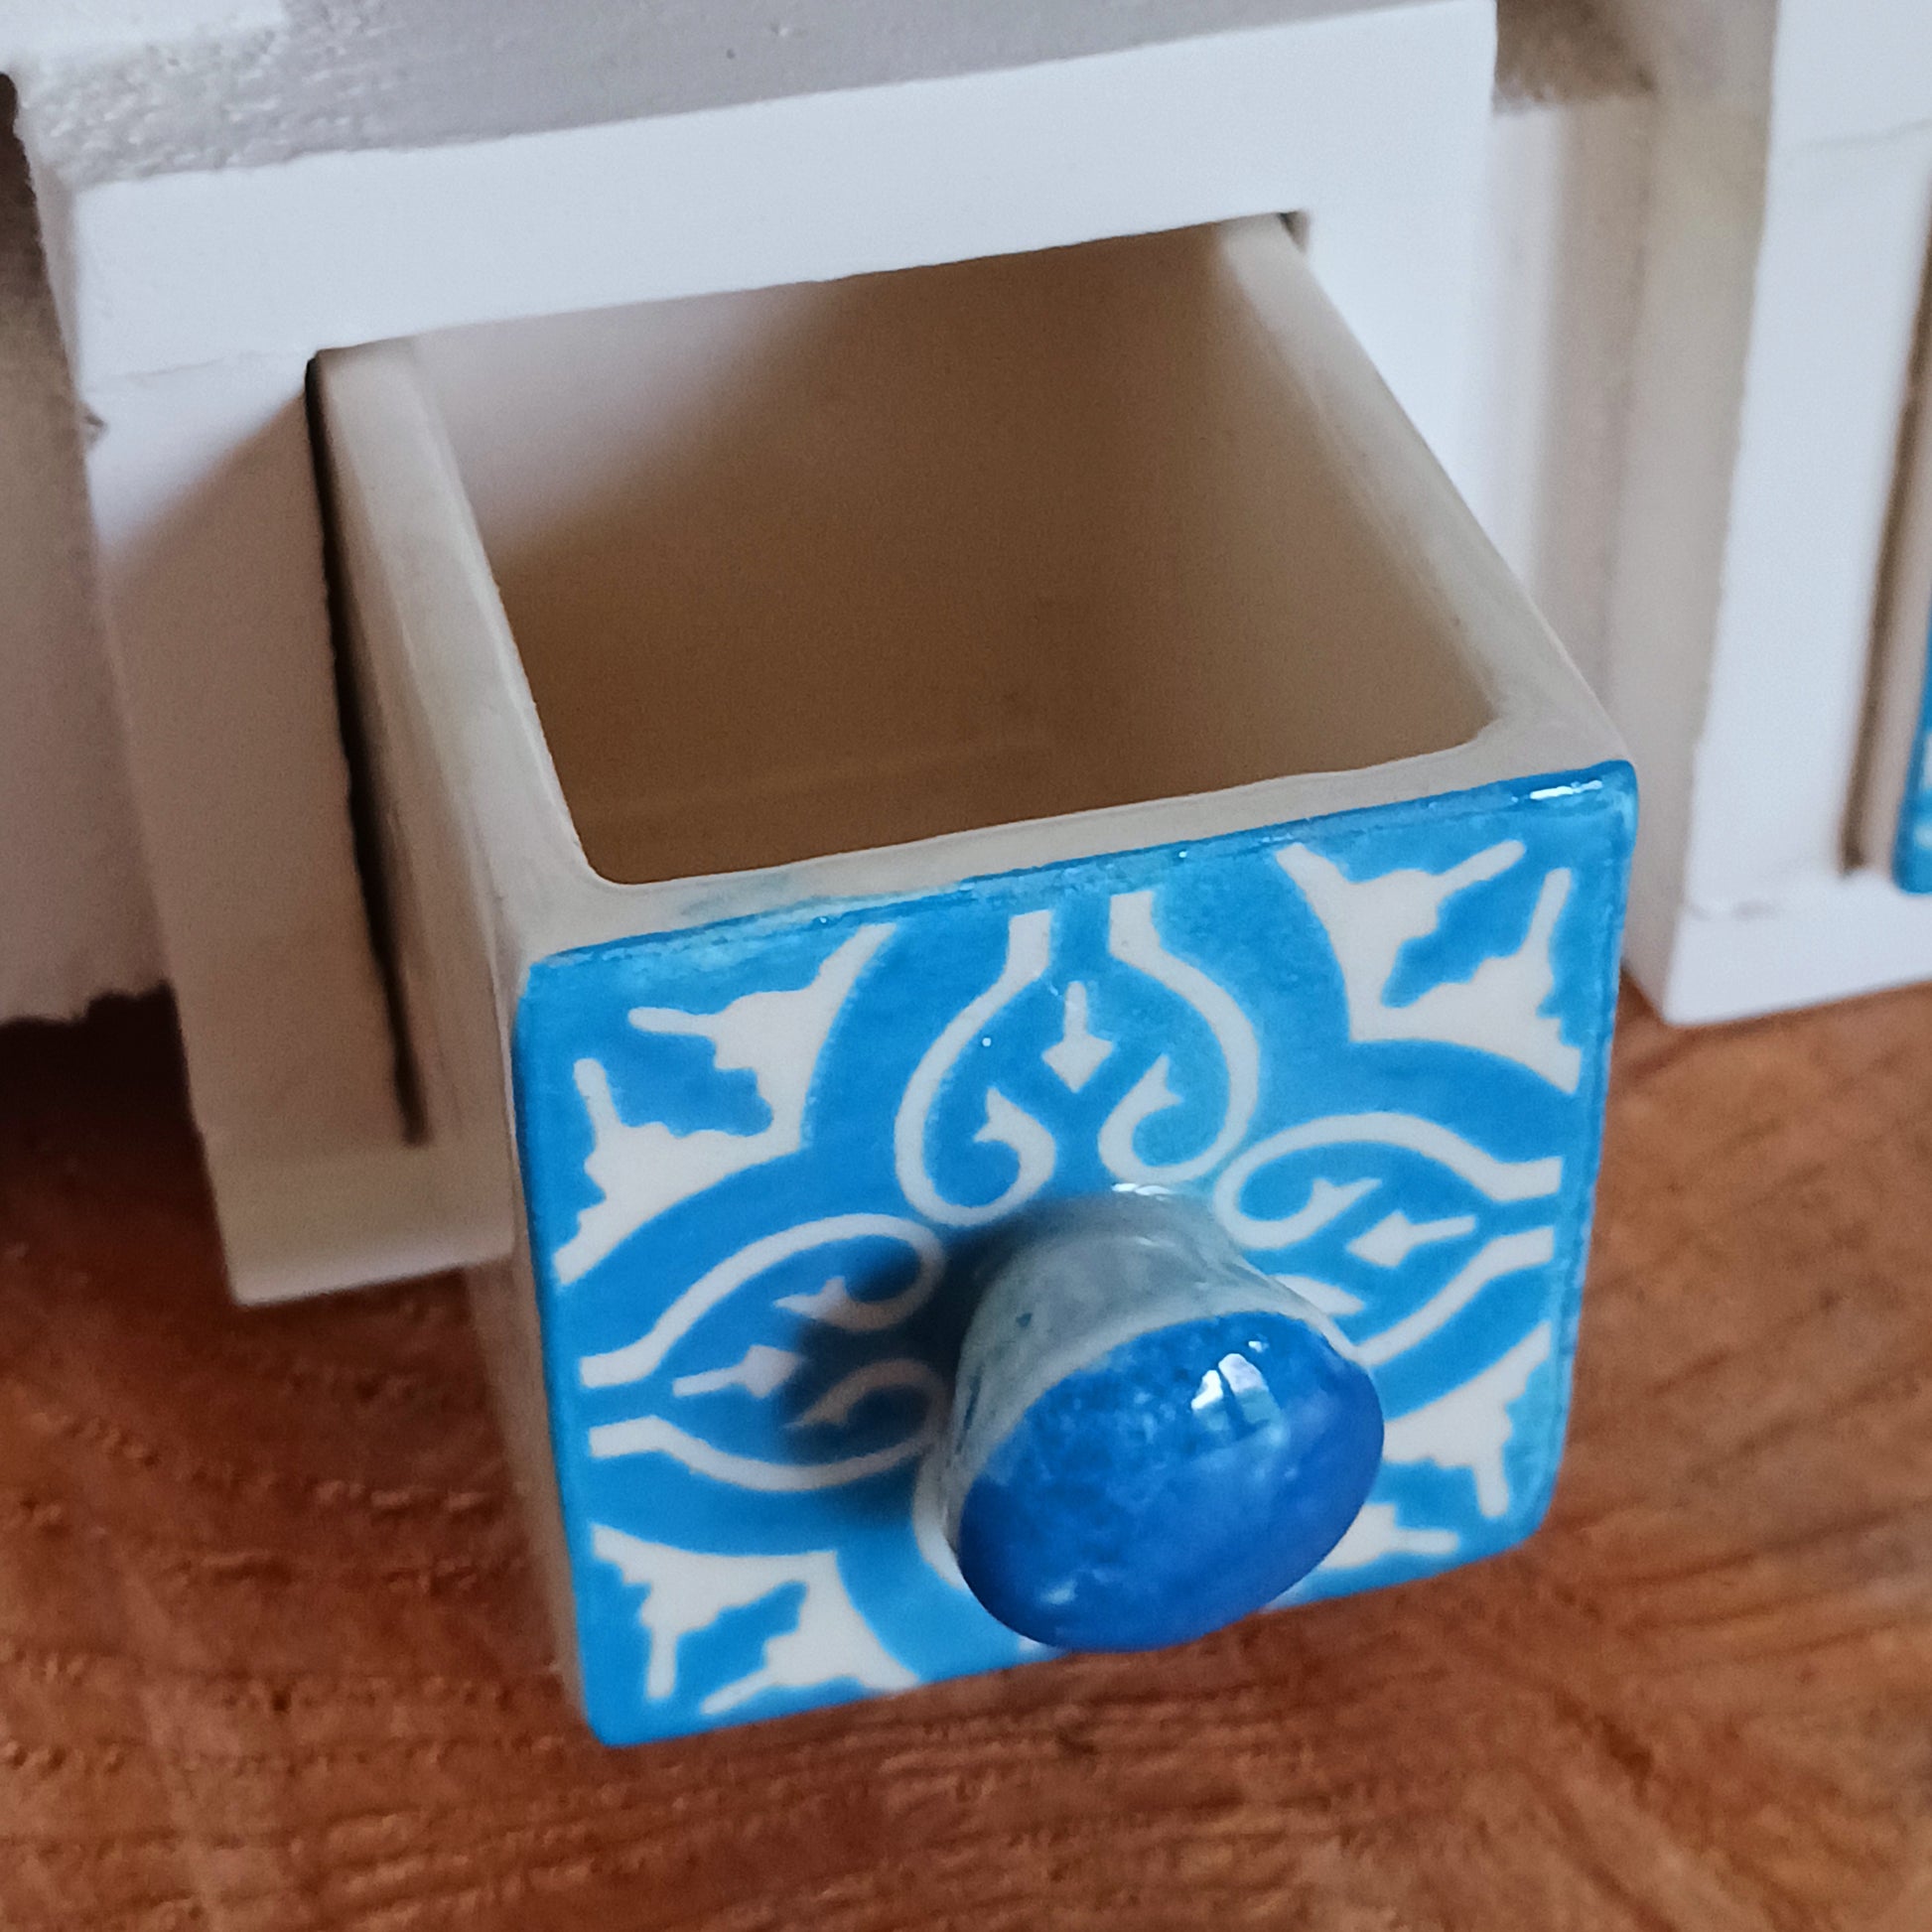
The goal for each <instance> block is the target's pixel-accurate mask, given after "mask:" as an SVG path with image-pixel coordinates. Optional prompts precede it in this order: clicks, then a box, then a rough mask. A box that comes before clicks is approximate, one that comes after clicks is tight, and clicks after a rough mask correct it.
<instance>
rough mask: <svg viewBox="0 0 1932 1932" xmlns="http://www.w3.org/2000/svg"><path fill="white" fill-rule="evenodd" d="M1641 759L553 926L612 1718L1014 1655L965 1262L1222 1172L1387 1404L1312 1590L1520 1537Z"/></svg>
mask: <svg viewBox="0 0 1932 1932" xmlns="http://www.w3.org/2000/svg"><path fill="white" fill-rule="evenodd" d="M1633 818H1634V791H1633V786H1632V782H1631V777H1630V773H1629V770H1628V767H1627V766H1625V765H1622V764H1616V763H1612V764H1605V765H1600V766H1597V767H1595V768H1592V769H1589V770H1585V771H1578V772H1568V773H1559V774H1554V775H1550V776H1547V777H1542V778H1536V779H1527V780H1521V781H1516V782H1511V783H1506V784H1494V785H1489V786H1485V787H1483V788H1481V789H1478V790H1474V791H1466V792H1460V793H1454V794H1450V795H1446V796H1436V797H1431V798H1426V799H1422V800H1419V801H1416V802H1412V803H1405V804H1393V805H1386V806H1381V807H1376V808H1373V809H1368V810H1362V811H1355V812H1348V813H1342V814H1339V815H1335V816H1330V817H1323V818H1316V819H1312V820H1309V821H1305V822H1302V823H1298V824H1291V825H1282V826H1276V827H1272V828H1266V829H1262V830H1256V831H1245V832H1238V833H1232V834H1227V835H1224V836H1220V837H1217V838H1212V839H1209V840H1206V841H1204V842H1202V843H1198V844H1194V845H1190V846H1170V847H1163V848H1158V849H1154V850H1148V851H1140V852H1132V853H1126V854H1119V855H1114V856H1110V857H1103V858H1095V859H1082V860H1075V861H1068V862H1064V863H1059V864H1053V865H1048V866H1043V867H1040V868H1038V869H1035V870H1029V871H1024V872H1015V873H1009V874H1005V875H1002V876H998V877H993V878H986V879H979V880H975V881H972V882H970V883H968V884H965V885H962V886H959V887H956V888H953V889H950V890H946V891H940V892H935V893H931V894H927V895H922V896H918V897H908V898H903V899H897V900H892V901H870V902H866V903H861V904H846V903H824V902H820V903H817V904H812V905H807V906H804V907H801V908H798V909H797V910H795V911H792V912H788V913H785V914H779V915H772V916H766V917H757V918H750V919H740V920H733V921H730V922H726V923H721V924H718V925H713V926H708V927H700V928H697V929H694V930H692V929H687V930H682V931H677V932H673V933H667V934H663V935H659V936H654V937H640V938H635V939H628V940H622V941H619V942H615V943H611V944H608V945H601V946H593V947H586V948H582V949H579V950H574V951H569V952H563V953H558V954H555V955H553V956H551V957H548V958H546V959H543V960H541V961H539V962H538V963H537V965H536V966H535V967H534V968H533V969H532V970H531V972H530V974H529V977H528V980H527V982H526V986H525V990H524V992H523V995H522V999H521V1003H520V1006H519V1007H518V1010H517V1013H516V1017H515V1026H514V1035H513V1047H512V1064H513V1076H514V1090H515V1091H514V1097H515V1107H516V1116H517V1133H518V1140H519V1147H520V1156H521V1168H522V1176H523V1186H524V1191H525V1197H526V1204H527V1210H528V1221H529V1239H530V1248H531V1258H532V1264H533V1269H534V1273H535V1275H536V1279H537V1285H538V1299H539V1305H540V1313H541V1320H542V1327H543V1334H544V1349H545V1370H546V1374H547V1377H548V1383H549V1399H550V1405H551V1426H552V1431H553V1439H554V1449H555V1458H556V1468H557V1475H558V1482H559V1487H560V1490H561V1495H562V1503H563V1513H564V1522H565V1529H566V1534H567V1537H568V1542H569V1546H570V1554H571V1564H572V1573H573V1582H574V1588H575V1594H576V1616H577V1641H578V1647H579V1661H580V1664H581V1671H582V1678H583V1683H584V1691H585V1701H586V1706H587V1709H588V1712H589V1715H590V1718H591V1721H592V1723H593V1725H595V1727H596V1729H597V1730H598V1732H599V1734H600V1735H601V1736H603V1737H604V1738H606V1739H607V1740H609V1741H612V1742H629V1741H635V1740H639V1739H644V1738H651V1737H661V1736H666V1735H671V1734H675V1733H679V1732H684V1731H690V1730H695V1729H701V1728H704V1727H707V1726H711V1725H725V1724H732V1723H737V1722H742V1721H746V1720H751V1719H758V1718H764V1717H771V1716H776V1715H779V1714H782V1713H785V1712H789V1711H797V1710H802V1709H805V1708H807V1707H809V1706H813V1705H821V1704H829V1703H836V1702H839V1701H842V1700H846V1699H850V1698H855V1697H861V1696H867V1695H871V1694H875V1693H879V1692H886V1691H898V1690H904V1689H907V1688H909V1687H911V1686H914V1685H918V1684H922V1683H928V1682H931V1681H933V1680H935V1679H940V1678H945V1677H950V1676H954V1675H957V1674H960V1673H963V1672H969V1671H978V1670H987V1669H996V1668H999V1667H1002V1666H1006V1665H1010V1664H1014V1663H1016V1662H1019V1661H1021V1660H1022V1659H1024V1658H1025V1657H1027V1656H1029V1655H1038V1654H1042V1653H1041V1652H1040V1650H1039V1648H1038V1646H1036V1645H1034V1644H1031V1643H1029V1642H1028V1641H1027V1640H1026V1639H1023V1638H1020V1637H1017V1636H1016V1635H1015V1634H1014V1633H1013V1632H1012V1631H1010V1630H1008V1629H1006V1628H1005V1627H1003V1626H1002V1625H1001V1624H999V1623H997V1622H996V1621H994V1619H993V1618H992V1617H991V1616H990V1615H989V1614H988V1613H987V1612H986V1611H984V1610H983V1609H982V1608H981V1607H980V1606H979V1604H978V1603H977V1602H976V1601H975V1600H974V1598H973V1597H972V1596H971V1595H970V1594H969V1593H967V1592H966V1590H965V1589H964V1588H963V1587H962V1586H961V1584H960V1581H959V1576H958V1572H957V1570H956V1568H955V1566H954V1563H953V1560H952V1557H951V1553H950V1551H949V1549H948V1547H947V1545H946V1543H945V1541H944V1538H943V1535H942V1533H941V1528H940V1523H939V1516H938V1511H937V1505H936V1498H935V1496H934V1494H933V1490H934V1482H933V1476H932V1471H933V1469H934V1466H935V1457H934V1455H933V1453H932V1451H933V1449H934V1447H935V1445H936V1444H937V1443H938V1442H939V1441H940V1439H941V1435H942V1431H943V1428H944V1424H945V1419H946V1413H945V1412H946V1408H947V1403H948V1398H949V1388H950V1380H951V1375H952V1372H953V1368H954V1365H955V1363H956V1360H957V1356H958V1351H959V1346H960V1340H961V1336H962V1332H963V1330H964V1327H965V1325H966V1321H967V1319H968V1317H969V1315H970V1313H971V1308H970V1302H971V1296H972V1290H971V1283H972V1280H973V1277H974V1260H975V1256H976V1255H977V1254H978V1253H979V1252H980V1251H981V1250H982V1248H983V1247H984V1245H985V1244H986V1243H987V1241H988V1240H989V1238H993V1237H995V1235H996V1231H997V1230H998V1229H999V1228H1000V1227H1001V1226H1002V1225H1004V1224H1007V1223H1008V1222H1010V1221H1011V1219H1012V1217H1015V1216H1017V1215H1020V1214H1021V1213H1022V1212H1023V1210H1027V1209H1029V1208H1031V1207H1033V1206H1034V1205H1035V1203H1040V1202H1046V1201H1050V1200H1053V1199H1056V1198H1061V1197H1071V1196H1080V1195H1092V1194H1097V1193H1101V1192H1104V1191H1105V1190H1108V1189H1113V1188H1117V1187H1121V1186H1132V1187H1141V1188H1150V1189H1165V1190H1170V1191H1173V1192H1174V1193H1179V1194H1183V1195H1187V1196H1191V1197H1194V1198H1195V1199H1197V1200H1198V1201H1200V1202H1202V1203H1205V1204H1206V1205H1207V1206H1208V1207H1209V1208H1210V1209H1211V1211H1212V1213H1213V1215H1214V1216H1215V1217H1216V1219H1217V1220H1218V1222H1219V1224H1220V1226H1221V1227H1222V1228H1223V1229H1225V1230H1226V1231H1227V1233H1228V1234H1229V1235H1231V1236H1232V1237H1233V1239H1234V1241H1235V1242H1236V1243H1237V1244H1238V1245H1239V1247H1240V1248H1241V1249H1242V1250H1243V1251H1244V1252H1245V1254H1246V1255H1247V1257H1248V1258H1249V1259H1250V1260H1251V1261H1252V1262H1253V1263H1255V1264H1256V1265H1257V1266H1259V1267H1260V1268H1261V1269H1263V1270H1265V1271H1266V1272H1267V1273H1269V1274H1270V1275H1273V1276H1276V1277H1279V1278H1281V1279H1283V1280H1285V1281H1286V1282H1288V1283H1289V1284H1290V1285H1291V1286H1292V1287H1294V1288H1295V1289H1296V1290H1298V1291H1299V1292H1300V1294H1301V1295H1302V1296H1303V1297H1305V1298H1306V1299H1307V1301H1309V1302H1310V1303H1312V1304H1313V1305H1314V1307H1315V1308H1316V1309H1318V1310H1319V1311H1322V1312H1324V1313H1325V1314H1326V1315H1328V1316H1330V1317H1331V1318H1332V1320H1333V1321H1334V1323H1335V1324H1337V1325H1338V1326H1339V1328H1340V1330H1341V1331H1342V1333H1343V1334H1344V1335H1345V1336H1346V1337H1347V1338H1348V1340H1349V1342H1351V1343H1352V1344H1353V1347H1354V1351H1355V1354H1356V1356H1357V1358H1358V1359H1359V1361H1360V1362H1361V1363H1362V1364H1363V1365H1364V1366H1366V1367H1367V1368H1368V1369H1369V1371H1370V1373H1371V1374H1372V1376H1373V1378H1374V1382H1375V1385H1376V1390H1377V1394H1378V1395H1379V1398H1380V1401H1381V1404H1382V1408H1383V1412H1384V1415H1385V1417H1386V1438H1385V1447H1384V1453H1383V1459H1382V1464H1381V1469H1380V1473H1379V1475H1378V1476H1377V1478H1376V1480H1375V1483H1374V1487H1373V1489H1372V1491H1371V1493H1370V1496H1369V1499H1368V1501H1367V1503H1366V1505H1365V1506H1364V1507H1363V1508H1362V1510H1361V1512H1360V1514H1359V1515H1358V1516H1357V1517H1356V1519H1355V1521H1354V1523H1353V1526H1352V1527H1351V1528H1350V1529H1349V1530H1348V1531H1347V1533H1346V1534H1345V1535H1344V1536H1343V1538H1342V1540H1341V1542H1340V1543H1339V1544H1338V1545H1337V1546H1336V1547H1335V1548H1334V1549H1333V1550H1332V1552H1331V1553H1330V1554H1329V1556H1328V1557H1327V1558H1326V1560H1325V1561H1324V1562H1322V1563H1321V1565H1320V1566H1319V1568H1318V1569H1317V1570H1315V1571H1314V1572H1313V1573H1312V1574H1311V1575H1310V1576H1309V1577H1308V1578H1306V1579H1305V1581H1304V1582H1303V1583H1302V1584H1301V1585H1300V1586H1298V1587H1296V1588H1295V1589H1294V1590H1293V1591H1292V1592H1291V1593H1290V1596H1289V1598H1288V1599H1286V1600H1289V1601H1306V1600H1311V1599H1314V1598H1318V1597H1323V1596H1331V1595H1336V1594H1340V1593H1344V1592H1348V1591H1353V1590H1359V1589H1364V1588H1371V1587H1376V1586H1378V1585H1383V1584H1391V1583H1397V1582H1402V1581H1405V1580H1408V1579H1412V1578H1416V1577H1420V1576H1424V1575H1427V1574H1429V1573H1432V1572H1435V1571H1439V1570H1444V1569H1448V1568H1450V1567H1452V1566H1454V1565H1457V1564H1462V1563H1466V1562H1469V1561H1470V1560H1472V1559H1474V1558H1478V1557H1483V1556H1488V1555H1490V1554H1492V1553H1494V1552H1496V1551H1499V1550H1502V1549H1505V1548H1507V1547H1508V1546H1509V1545H1511V1544H1513V1543H1515V1542H1517V1541H1518V1540H1519V1539H1521V1538H1522V1537H1524V1536H1526V1535H1527V1534H1528V1533H1529V1532H1530V1531H1531V1530H1532V1529H1533V1528H1534V1527H1535V1525H1536V1524H1537V1522H1538V1521H1539V1519H1540V1518H1541V1516H1542V1514H1543V1512H1544V1510H1545V1508H1546V1506H1547V1504H1548V1502H1549V1499H1550V1494H1551V1490H1552V1487H1553V1485H1554V1483H1555V1480H1556V1475H1557V1468H1558V1463H1559V1460H1560V1456H1561V1451H1562V1445H1563V1437H1564V1427H1565V1419H1566V1413H1567V1407H1568V1400H1569V1386H1570V1368H1571V1354H1572V1349H1573V1346H1574V1343H1575V1338H1576V1333H1577V1321H1578V1309H1579V1296H1580V1291H1581V1286H1582V1280H1583V1272H1584V1260H1585V1251H1586V1247H1587V1235H1588V1227H1589V1216H1590V1203H1591V1197H1592V1190H1593V1185H1594V1180H1595V1173H1596V1166H1597V1154H1598V1142H1599V1134H1600V1126H1601V1118H1602V1105H1603V1088H1604V1079H1605V1069H1606V1057H1607V1049H1608V1042H1609V1036H1610V1029H1611V1020H1612V1013H1613V1008H1614V1003H1615V996H1616V960H1617V945H1618V936H1619V929H1620V924H1621V917H1622V908H1623V895H1624V879H1625V869H1626V862H1627V857H1628V853H1629V847H1630V839H1631V832H1632V823H1633Z"/></svg>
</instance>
